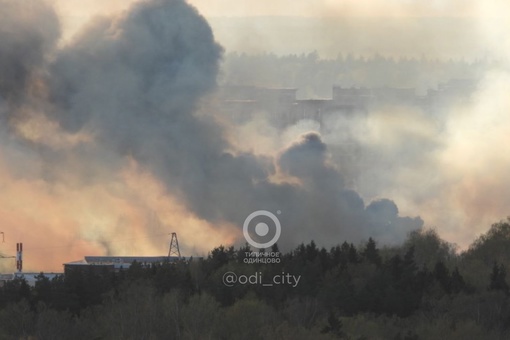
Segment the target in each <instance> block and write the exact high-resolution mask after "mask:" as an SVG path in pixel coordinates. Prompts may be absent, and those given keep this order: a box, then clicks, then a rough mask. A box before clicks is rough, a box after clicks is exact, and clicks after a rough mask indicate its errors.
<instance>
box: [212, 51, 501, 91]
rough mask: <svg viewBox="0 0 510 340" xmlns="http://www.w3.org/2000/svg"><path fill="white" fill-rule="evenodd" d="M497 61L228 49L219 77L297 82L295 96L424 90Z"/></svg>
mask: <svg viewBox="0 0 510 340" xmlns="http://www.w3.org/2000/svg"><path fill="white" fill-rule="evenodd" d="M500 64H501V61H499V60H494V59H489V58H483V59H476V60H464V59H448V60H444V59H435V58H427V57H426V56H423V57H422V58H413V57H392V56H384V55H381V54H373V55H370V56H359V55H354V54H350V53H347V54H339V55H338V56H337V58H333V59H331V58H329V59H328V58H322V57H320V56H319V54H318V53H317V52H311V53H303V54H299V55H297V54H294V55H292V54H291V55H282V56H279V55H276V54H272V53H262V54H251V55H250V54H245V53H237V52H231V53H228V54H226V55H225V57H224V61H223V68H222V73H221V77H220V80H221V83H223V84H229V85H256V86H263V87H275V88H279V87H283V88H289V87H290V88H297V89H298V92H297V95H298V97H299V99H308V98H331V88H332V87H333V86H334V85H338V86H344V87H351V86H354V87H369V88H374V87H375V88H377V87H384V86H389V87H397V88H414V89H416V91H417V93H419V94H425V93H426V91H427V90H429V89H436V88H437V86H438V85H439V84H441V83H443V82H446V81H448V80H450V79H480V78H482V76H484V75H485V74H486V72H487V71H489V70H493V69H498V67H500V66H501V65H500ZM254 70H256V72H254Z"/></svg>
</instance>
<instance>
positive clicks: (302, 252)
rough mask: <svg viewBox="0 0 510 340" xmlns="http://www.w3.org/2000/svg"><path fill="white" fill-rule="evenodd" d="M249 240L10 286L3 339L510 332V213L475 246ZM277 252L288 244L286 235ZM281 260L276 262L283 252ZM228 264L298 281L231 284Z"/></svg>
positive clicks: (431, 234) (3, 291) (411, 339)
mask: <svg viewBox="0 0 510 340" xmlns="http://www.w3.org/2000/svg"><path fill="white" fill-rule="evenodd" d="M258 251H259V250H254V249H250V247H249V246H248V245H245V246H243V247H240V248H238V249H235V248H234V247H224V246H219V247H217V248H215V249H213V250H212V251H211V252H210V253H209V254H208V256H207V257H206V258H202V259H191V261H189V262H178V263H163V264H158V265H152V266H144V265H143V264H141V263H136V262H135V263H133V264H132V265H131V267H130V268H129V269H127V270H124V271H120V272H113V271H108V270H106V269H101V270H98V269H97V268H95V269H94V268H92V267H90V266H84V267H83V269H81V270H72V271H68V272H67V273H66V274H65V275H62V276H57V277H56V278H54V279H52V280H49V279H48V278H46V277H45V276H44V275H42V274H41V275H39V277H38V279H37V281H36V283H35V286H34V287H31V286H29V285H28V284H27V282H26V281H25V280H23V279H15V280H13V281H7V282H6V283H5V284H4V285H3V286H2V287H1V288H0V339H289V340H290V339H353V340H362V339H394V340H397V339H400V340H404V339H406V340H417V339H508V338H509V337H510V298H509V292H510V291H509V286H508V281H507V278H506V268H508V266H509V264H510V219H508V220H504V221H501V222H498V223H495V224H493V225H492V226H491V228H490V229H489V230H488V231H487V232H486V233H485V234H483V235H481V236H480V237H479V238H478V239H476V240H475V241H474V242H473V243H472V244H471V246H470V247H469V248H468V249H466V250H465V251H462V252H461V251H458V250H457V249H456V247H455V246H454V245H452V244H450V243H448V242H446V241H444V240H442V239H441V238H440V237H439V236H438V234H437V233H436V232H435V231H434V230H431V229H429V230H420V231H414V232H412V233H410V234H409V235H408V237H407V240H406V241H405V242H404V244H402V245H400V246H396V247H384V246H378V244H377V240H373V239H371V238H370V239H369V240H367V241H366V242H363V243H361V244H358V245H355V244H352V243H348V242H343V243H339V244H338V245H337V246H335V247H332V248H331V249H325V248H320V247H318V246H317V245H316V244H315V243H314V242H313V241H311V242H310V243H308V244H301V245H299V246H298V247H296V248H295V249H293V250H292V251H289V252H285V253H280V256H279V261H278V263H271V264H268V263H251V264H247V263H246V262H248V261H245V258H246V255H249V254H254V253H256V252H258ZM271 252H274V253H279V251H278V247H277V245H274V246H273V247H272V249H271ZM275 262H276V261H275ZM227 272H235V273H238V274H245V275H250V274H254V273H260V274H261V275H264V276H265V277H270V275H274V274H276V275H279V273H284V272H285V273H292V274H293V275H300V276H301V278H300V280H299V283H298V284H297V285H295V286H292V285H275V286H272V287H265V286H262V285H259V284H253V285H250V284H237V285H232V286H228V285H225V284H224V282H223V281H222V277H223V276H224V274H225V273H227Z"/></svg>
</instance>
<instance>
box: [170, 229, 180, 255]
mask: <svg viewBox="0 0 510 340" xmlns="http://www.w3.org/2000/svg"><path fill="white" fill-rule="evenodd" d="M171 235H172V239H171V240H170V249H169V250H168V257H170V256H172V255H173V256H177V257H178V258H179V259H180V258H181V251H180V250H179V241H178V240H177V233H172V234H171Z"/></svg>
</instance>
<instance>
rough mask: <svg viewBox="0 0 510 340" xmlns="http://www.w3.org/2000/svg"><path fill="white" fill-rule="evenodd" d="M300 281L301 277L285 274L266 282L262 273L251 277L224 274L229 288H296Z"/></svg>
mask: <svg viewBox="0 0 510 340" xmlns="http://www.w3.org/2000/svg"><path fill="white" fill-rule="evenodd" d="M299 280H301V275H292V274H290V273H285V272H281V273H280V274H276V275H273V277H271V278H270V279H269V280H264V278H263V275H262V272H255V273H254V274H251V275H244V274H243V275H237V274H236V273H234V272H226V273H225V274H223V284H224V285H225V286H227V287H233V286H234V285H261V286H263V287H273V286H279V285H287V286H291V287H292V288H295V287H296V286H297V285H298V284H299Z"/></svg>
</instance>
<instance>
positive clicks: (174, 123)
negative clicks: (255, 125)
mask: <svg viewBox="0 0 510 340" xmlns="http://www.w3.org/2000/svg"><path fill="white" fill-rule="evenodd" d="M33 3H34V4H35V3H37V5H34V6H35V7H34V8H35V9H38V10H37V15H35V14H34V15H35V16H34V18H33V19H31V20H30V21H29V22H28V23H27V25H26V27H25V26H23V27H21V28H20V30H19V31H17V30H16V31H15V30H11V29H10V28H9V21H7V25H6V24H5V22H4V21H3V20H2V21H1V23H0V46H1V47H0V51H1V52H2V53H1V54H2V56H1V57H0V58H1V59H0V62H1V65H0V71H2V72H0V96H1V98H4V99H3V101H7V102H10V101H11V99H10V98H15V99H16V100H17V101H19V100H20V98H21V99H23V98H25V100H24V102H23V103H21V105H16V106H9V105H8V106H7V108H6V109H5V110H7V115H8V116H12V117H18V116H19V117H25V118H26V119H25V120H23V119H20V120H16V119H14V122H11V125H12V129H11V130H12V131H11V132H9V134H10V135H11V136H13V138H15V140H16V141H17V142H16V145H15V146H12V145H7V144H3V145H2V149H4V150H2V151H3V152H2V154H7V153H9V152H11V151H10V150H14V149H19V148H29V151H27V152H24V153H21V152H18V153H16V152H15V153H16V154H19V155H21V154H23V156H22V157H23V158H24V159H27V162H29V163H30V162H33V163H34V164H37V166H33V167H32V168H34V169H37V170H34V174H32V175H31V177H30V179H31V180H34V181H35V182H36V183H37V186H33V188H34V189H33V194H32V195H33V196H34V197H36V196H41V195H43V194H44V200H50V201H52V202H53V203H51V204H48V205H47V208H48V209H52V208H53V207H55V206H59V205H58V204H64V203H55V202H54V201H55V200H57V201H58V200H64V201H67V200H69V198H70V197H74V198H75V199H76V198H77V202H76V203H74V202H73V211H80V214H84V215H86V214H87V210H88V209H90V210H91V211H90V213H89V215H94V214H96V211H101V213H104V211H102V210H103V208H102V207H101V206H102V205H103V204H105V206H109V205H108V204H109V203H106V202H105V203H103V202H101V197H103V198H104V197H108V202H110V200H111V201H112V202H115V206H120V208H118V211H128V212H129V211H132V210H133V209H135V208H133V207H132V206H133V205H137V204H138V202H139V201H138V200H139V198H137V197H139V196H137V195H142V194H143V191H144V190H148V191H149V190H154V191H157V192H158V195H159V196H158V197H164V198H165V199H167V198H168V197H171V198H172V199H175V200H176V201H177V203H178V204H180V205H183V206H184V207H185V209H186V210H187V211H188V214H191V215H194V216H196V218H198V219H200V220H204V221H206V222H207V223H210V224H212V225H213V226H215V228H216V230H217V232H218V233H219V232H220V231H221V230H222V229H223V228H226V226H228V225H235V226H237V229H236V235H235V237H236V238H237V241H240V242H242V241H241V237H240V235H241V233H240V231H239V227H240V226H241V225H242V222H243V221H244V219H245V217H246V216H247V215H248V214H249V213H251V212H253V211H255V210H259V209H267V210H270V211H273V212H275V211H277V210H281V212H282V213H281V221H282V225H283V226H284V230H283V232H282V234H283V236H282V239H281V243H282V245H283V246H286V247H292V246H295V245H296V244H297V243H298V242H308V241H309V240H310V239H314V240H316V241H317V242H318V243H319V244H323V245H332V244H335V243H338V242H341V241H343V240H350V241H355V242H357V241H360V240H362V239H366V238H368V237H369V236H374V237H378V238H379V240H380V241H382V242H384V243H396V242H400V241H402V240H403V239H404V237H405V236H406V234H407V232H409V231H410V230H413V229H417V228H420V227H421V226H422V224H423V221H422V220H421V219H420V218H419V217H416V218H409V217H400V216H399V213H398V208H397V206H396V205H395V204H394V203H393V202H392V201H391V200H388V199H379V200H375V201H374V202H371V203H369V204H368V205H366V204H365V202H364V201H363V199H361V197H360V195H359V194H358V193H356V192H355V191H354V190H353V189H352V188H349V187H348V186H347V185H346V184H345V182H344V179H343V175H342V173H341V171H340V170H339V169H341V166H340V167H337V166H336V165H334V164H333V163H332V162H331V159H330V155H329V151H328V147H327V145H326V144H325V143H324V142H323V141H322V139H321V136H320V135H319V134H317V133H305V134H303V135H302V136H301V137H299V136H294V139H296V138H298V137H299V138H298V140H297V141H294V142H293V143H291V144H290V145H288V146H287V147H285V148H284V149H283V150H281V151H280V153H279V155H278V156H277V157H276V158H273V157H270V156H260V155H256V154H255V153H252V152H249V151H240V150H239V149H238V148H237V147H236V145H233V144H231V143H230V142H229V140H227V137H226V136H227V135H228V131H226V127H224V126H222V125H221V124H220V123H218V122H217V121H215V120H214V118H213V117H214V115H213V114H212V113H213V112H211V114H208V113H207V106H206V107H205V109H204V108H202V109H201V110H202V111H204V110H205V112H201V113H200V114H196V111H198V108H199V105H200V104H201V98H203V96H204V95H206V94H207V93H209V92H211V91H212V90H214V88H215V86H216V77H217V75H218V69H219V65H220V61H221V55H222V48H221V47H220V46H219V45H218V44H217V43H216V42H215V40H214V37H213V33H212V31H211V29H210V27H209V25H208V24H207V22H206V21H205V19H204V18H203V17H201V16H200V15H199V14H198V12H197V11H196V10H195V9H194V8H192V7H190V6H189V5H188V4H187V3H186V2H184V1H183V0H154V1H144V2H140V3H137V4H135V5H134V6H133V7H132V8H130V10H129V11H127V12H124V13H123V14H122V15H119V16H116V17H107V18H99V19H96V20H94V21H93V22H91V23H90V24H89V25H88V26H87V27H86V28H85V29H84V30H83V31H82V32H81V33H80V34H79V35H77V36H76V37H75V38H74V39H73V40H72V41H70V42H68V43H67V44H66V45H64V46H62V47H59V48H57V47H55V40H56V37H57V36H58V34H57V33H58V24H57V20H56V16H55V14H54V12H53V11H52V10H51V8H50V7H47V6H46V5H43V3H38V2H33ZM19 6H21V5H19ZM6 8H7V11H6V12H5V13H4V14H3V16H6V17H11V18H20V17H22V15H21V14H20V13H18V12H17V11H18V7H17V6H10V7H9V6H7V7H6ZM12 20H14V21H12V22H17V21H16V20H15V19H12ZM21 24H22V25H24V24H23V23H21ZM3 52H5V53H3ZM4 70H5V72H3V71H4ZM32 74H38V76H37V77H36V78H37V79H33V78H31V75H32ZM33 86H35V87H37V88H38V89H39V90H38V91H35V92H34V93H32V92H30V91H29V88H30V87H33ZM13 100H14V99H13ZM6 133H7V132H2V134H3V136H2V139H4V138H8V137H6V135H5V134H6ZM24 150H25V149H24ZM20 157H21V156H20ZM34 159H36V161H35V160H34ZM3 163H5V159H4V160H3V161H2V164H3ZM21 163H22V162H21V161H17V162H12V163H10V164H9V165H5V166H6V168H7V169H8V170H6V171H5V172H6V173H15V172H17V166H19V165H20V164H21ZM133 163H134V164H135V165H133ZM130 167H135V168H136V169H142V170H140V171H139V172H137V174H138V175H139V174H143V176H148V177H151V176H153V177H155V179H156V182H158V183H159V182H160V183H163V184H164V189H163V190H159V189H157V190H156V189H151V187H150V186H149V185H147V186H145V187H144V184H140V187H137V188H138V189H137V190H134V191H136V193H133V192H131V191H127V189H125V188H124V187H122V186H121V185H120V184H119V183H120V182H122V180H123V178H125V177H126V176H124V175H123V173H124V171H125V169H126V168H130ZM137 171H138V170H137ZM38 175H39V178H37V176H38ZM6 176H7V175H6ZM18 176H19V174H18ZM123 176H124V177H123ZM143 176H142V175H139V176H136V175H135V176H134V177H135V178H134V179H133V178H131V177H129V178H130V179H129V180H125V179H124V181H128V182H129V181H133V182H136V181H137V180H140V178H141V177H143ZM132 177H133V176H132ZM136 177H140V178H136ZM6 178H9V177H6ZM144 178H145V177H144ZM7 180H8V179H7ZM144 183H145V182H144ZM150 183H152V182H150ZM155 186H157V185H155ZM20 187H21V184H20ZM40 187H41V188H42V189H40V190H41V193H39V192H38V191H37V190H39V189H38V188H40ZM89 188H94V190H96V191H97V192H100V193H101V194H100V195H99V196H97V199H91V200H90V201H86V203H84V204H83V205H81V204H80V202H81V200H82V198H81V196H80V192H81V191H82V192H83V195H84V196H87V197H88V196H89V195H90V196H92V197H93V196H94V193H96V191H94V192H89V190H91V189H89ZM14 189H15V187H14ZM105 191H106V193H105ZM22 192H23V191H22V190H21V189H19V195H21V193H22ZM66 193H67V194H68V195H66ZM27 195H28V197H30V195H31V194H30V193H27ZM23 197H25V198H26V197H27V196H21V199H23ZM158 199H159V198H158ZM34 200H35V199H34ZM41 200H42V198H41ZM125 201H129V204H130V205H129V206H128V205H127V203H125ZM119 202H120V203H119ZM147 202H158V201H157V200H155V201H150V200H149V199H147V201H146V202H145V201H144V204H146V206H143V205H142V208H141V209H142V210H145V209H146V210H147V211H148V213H147V215H149V213H152V212H153V211H154V210H156V212H157V213H161V214H164V211H157V209H158V208H156V207H154V206H151V205H150V204H149V203H147ZM66 204H68V202H66ZM111 204H112V205H113V204H114V203H111ZM158 204H159V203H158ZM127 206H128V207H127ZM64 207H65V205H64ZM61 209H64V208H61ZM151 209H152V210H151ZM128 212H126V213H125V214H126V215H127V216H129V213H128ZM115 213H117V210H114V215H115ZM97 214H98V215H100V213H97ZM123 214H124V213H119V216H117V218H113V217H112V220H113V221H114V222H111V221H110V220H108V221H107V222H104V221H102V220H101V221H100V222H97V223H102V224H103V227H101V228H99V227H98V226H97V225H89V226H87V225H84V223H85V222H83V221H80V223H78V222H76V219H78V217H74V216H73V215H70V216H66V218H67V220H66V221H67V222H66V223H68V226H67V227H65V229H64V228H62V227H61V226H60V220H59V216H58V209H56V211H51V212H48V213H47V214H46V216H48V217H47V218H48V225H51V224H52V223H56V224H58V225H59V227H58V228H56V227H51V228H52V230H51V232H50V233H46V232H45V230H40V231H39V232H40V234H42V235H44V234H48V235H58V234H59V233H61V234H66V235H71V238H75V239H80V238H83V237H84V235H89V236H88V238H87V239H88V240H89V241H93V242H95V243H96V244H97V245H98V246H99V247H102V248H103V250H108V252H112V253H113V252H114V251H115V246H112V245H114V244H115V242H117V240H116V237H118V236H117V235H119V234H122V233H123V232H127V231H128V230H129V228H130V227H129V225H130V223H131V222H129V219H127V218H126V216H124V215H123ZM10 218H12V219H15V218H16V215H15V214H14V215H12V216H10ZM43 219H44V217H43ZM141 219H142V220H143V219H144V218H141ZM145 219H146V218H145ZM55 220H59V222H58V223H57V222H54V221H55ZM90 220H93V221H96V220H99V218H96V219H95V217H94V216H92V217H90V216H89V217H87V219H84V221H90ZM115 220H116V221H115ZM126 220H128V221H126ZM52 221H53V222H52ZM69 221H71V223H69ZM173 222H174V223H176V224H178V223H180V222H179V221H173ZM94 223H96V222H94ZM22 224H23V223H21V222H19V223H18V225H22ZM46 226H47V225H46ZM42 228H43V229H44V227H42ZM59 228H62V229H59ZM135 229H136V228H135ZM137 232H138V233H139V234H144V233H145V232H146V231H144V230H137ZM90 233H92V234H94V235H93V236H90ZM48 237H49V236H48ZM44 238H45V237H44V236H42V237H41V239H44ZM76 242H78V241H76Z"/></svg>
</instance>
